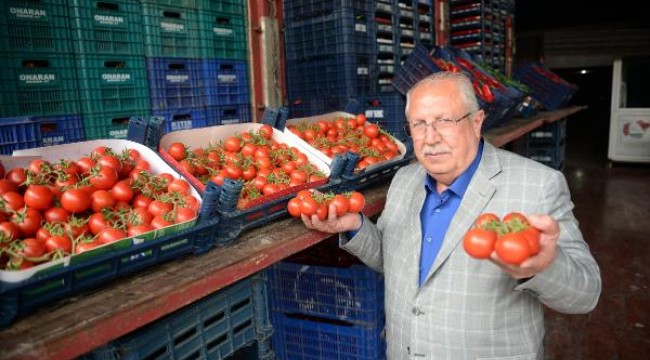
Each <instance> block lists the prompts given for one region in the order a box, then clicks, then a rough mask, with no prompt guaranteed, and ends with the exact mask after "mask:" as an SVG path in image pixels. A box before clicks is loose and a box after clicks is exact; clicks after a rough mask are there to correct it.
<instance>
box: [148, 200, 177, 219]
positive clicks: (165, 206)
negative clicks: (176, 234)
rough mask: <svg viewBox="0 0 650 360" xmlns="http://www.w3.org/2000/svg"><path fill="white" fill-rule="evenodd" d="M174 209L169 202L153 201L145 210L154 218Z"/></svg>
mask: <svg viewBox="0 0 650 360" xmlns="http://www.w3.org/2000/svg"><path fill="white" fill-rule="evenodd" d="M173 208H174V205H173V204H172V203H169V202H162V201H160V200H154V201H152V202H151V204H149V207H148V208H147V210H149V212H150V213H151V215H153V216H154V217H155V216H157V215H160V214H166V213H168V212H170V211H172V209H173Z"/></svg>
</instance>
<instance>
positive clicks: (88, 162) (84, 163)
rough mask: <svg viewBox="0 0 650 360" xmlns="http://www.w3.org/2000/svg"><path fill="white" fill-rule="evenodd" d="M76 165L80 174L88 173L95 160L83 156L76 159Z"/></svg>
mask: <svg viewBox="0 0 650 360" xmlns="http://www.w3.org/2000/svg"><path fill="white" fill-rule="evenodd" d="M77 166H78V167H79V171H80V172H81V173H82V174H88V173H89V172H90V170H91V169H92V168H93V166H95V160H93V159H91V158H89V157H87V156H84V157H82V158H80V159H79V160H77Z"/></svg>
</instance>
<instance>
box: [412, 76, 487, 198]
mask: <svg viewBox="0 0 650 360" xmlns="http://www.w3.org/2000/svg"><path fill="white" fill-rule="evenodd" d="M407 111H408V112H407V114H406V116H407V120H408V121H409V122H410V124H413V123H414V122H418V121H425V122H426V123H427V124H431V123H432V122H434V121H435V120H438V119H449V120H457V119H461V118H462V119H461V120H459V121H458V122H457V123H452V124H451V126H447V127H445V128H444V129H443V128H442V126H439V125H438V124H436V126H437V127H438V129H434V128H433V126H428V127H426V129H423V128H422V127H420V129H418V131H414V130H415V129H414V128H413V127H412V125H410V126H411V136H412V137H413V147H414V151H415V156H416V158H417V159H418V161H419V162H420V163H421V164H422V165H423V166H424V168H425V169H426V170H427V172H428V173H429V174H430V175H431V176H432V177H433V178H434V179H436V181H437V182H438V183H439V184H441V185H445V186H448V185H449V184H451V183H452V182H453V181H454V180H455V179H456V178H457V177H458V176H460V175H461V174H462V173H463V171H465V170H466V169H467V167H468V166H469V165H470V164H471V162H472V160H473V159H474V156H475V155H476V151H477V150H478V144H479V141H480V139H481V124H482V123H483V112H482V111H477V112H474V113H472V114H470V115H469V116H466V117H464V118H463V116H464V115H466V114H467V113H468V111H467V108H466V107H465V106H464V105H463V102H462V100H461V97H460V95H459V92H458V89H457V86H456V85H455V83H454V82H452V81H443V82H439V83H437V84H433V85H432V84H424V85H421V86H419V87H418V88H416V89H414V91H413V92H412V93H411V97H410V99H409V108H408V110H407ZM448 125H449V124H448ZM422 130H424V131H422Z"/></svg>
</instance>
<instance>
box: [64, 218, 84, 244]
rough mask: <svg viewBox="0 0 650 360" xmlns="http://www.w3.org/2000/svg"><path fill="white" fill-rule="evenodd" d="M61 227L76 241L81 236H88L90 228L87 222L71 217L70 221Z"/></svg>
mask: <svg viewBox="0 0 650 360" xmlns="http://www.w3.org/2000/svg"><path fill="white" fill-rule="evenodd" d="M63 227H64V229H65V231H66V233H68V234H69V235H70V236H72V238H73V239H77V238H78V237H80V236H82V235H90V226H88V221H87V220H83V219H80V218H76V217H72V219H70V221H68V222H67V223H65V224H63Z"/></svg>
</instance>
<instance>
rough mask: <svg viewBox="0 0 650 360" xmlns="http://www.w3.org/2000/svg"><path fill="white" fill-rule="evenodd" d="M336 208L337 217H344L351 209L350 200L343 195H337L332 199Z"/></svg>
mask: <svg viewBox="0 0 650 360" xmlns="http://www.w3.org/2000/svg"><path fill="white" fill-rule="evenodd" d="M331 203H332V204H334V206H336V215H337V216H342V215H344V214H345V213H347V212H348V209H350V200H348V198H346V197H345V196H344V195H342V194H336V195H334V198H332V201H331Z"/></svg>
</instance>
